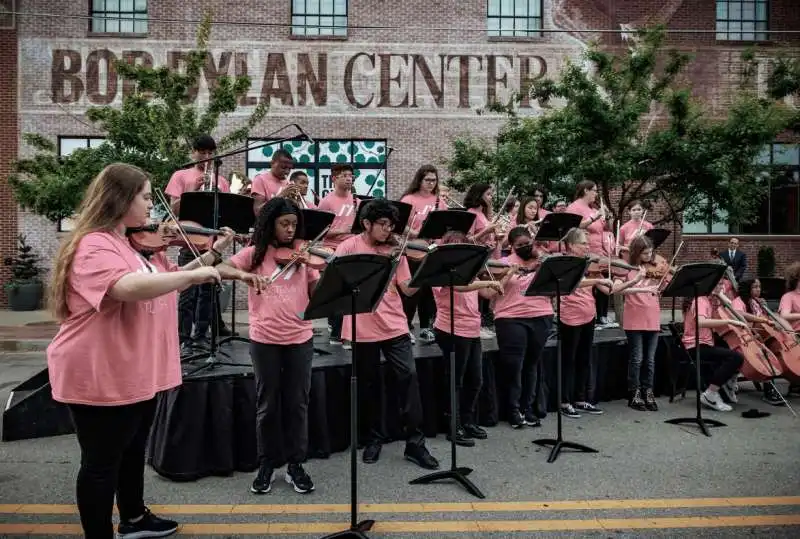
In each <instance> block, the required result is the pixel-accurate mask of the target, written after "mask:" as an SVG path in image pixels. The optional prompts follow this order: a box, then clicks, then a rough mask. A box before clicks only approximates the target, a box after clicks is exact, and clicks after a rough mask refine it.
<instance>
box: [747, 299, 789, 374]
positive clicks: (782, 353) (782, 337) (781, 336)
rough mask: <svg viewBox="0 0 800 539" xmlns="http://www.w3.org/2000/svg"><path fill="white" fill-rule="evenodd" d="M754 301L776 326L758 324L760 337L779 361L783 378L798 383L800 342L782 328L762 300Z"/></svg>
mask: <svg viewBox="0 0 800 539" xmlns="http://www.w3.org/2000/svg"><path fill="white" fill-rule="evenodd" d="M754 299H755V301H756V302H757V303H758V305H759V306H760V307H761V310H763V311H764V313H765V314H766V315H767V317H768V318H769V319H770V320H772V321H773V322H774V323H775V325H776V326H778V327H774V326H772V325H770V324H768V323H761V324H759V326H758V328H757V329H758V331H759V333H760V334H761V337H762V338H763V339H764V342H765V344H766V345H767V347H768V348H769V349H770V350H771V351H772V352H773V353H774V354H775V355H776V356H777V357H778V359H779V360H780V362H781V366H782V367H783V376H784V377H785V378H786V379H787V380H789V381H791V382H798V381H800V341H798V340H797V337H796V336H795V335H793V334H791V333H789V332H788V331H787V330H786V329H784V328H783V324H782V323H781V320H780V318H778V315H776V314H775V313H774V312H773V311H772V309H770V308H769V306H767V302H766V301H765V300H764V299H763V298H757V299H756V298H754ZM778 328H780V329H778Z"/></svg>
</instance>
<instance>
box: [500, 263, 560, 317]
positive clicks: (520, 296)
mask: <svg viewBox="0 0 800 539" xmlns="http://www.w3.org/2000/svg"><path fill="white" fill-rule="evenodd" d="M502 261H503V262H506V263H508V264H520V265H522V264H523V263H524V262H523V260H522V259H521V258H520V257H518V256H517V255H515V254H513V253H512V254H511V255H509V256H507V257H506V258H503V259H502ZM535 276H536V274H535V273H528V274H527V275H514V276H512V277H511V278H510V279H509V280H508V282H506V286H505V289H504V290H503V295H499V294H498V295H497V296H495V297H494V299H493V300H492V310H493V311H494V318H495V320H497V319H498V318H537V317H539V316H553V304H552V303H551V301H550V298H547V297H544V296H525V295H524V294H525V291H526V290H527V289H528V287H529V286H530V284H531V281H533V278H534V277H535Z"/></svg>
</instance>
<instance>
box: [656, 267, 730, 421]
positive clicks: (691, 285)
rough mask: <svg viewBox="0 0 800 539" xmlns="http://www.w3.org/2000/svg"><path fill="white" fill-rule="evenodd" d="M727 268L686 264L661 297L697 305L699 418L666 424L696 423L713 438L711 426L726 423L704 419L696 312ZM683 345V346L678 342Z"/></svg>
mask: <svg viewBox="0 0 800 539" xmlns="http://www.w3.org/2000/svg"><path fill="white" fill-rule="evenodd" d="M726 269H727V266H726V265H725V264H718V263H716V262H697V263H695V264H685V265H683V266H681V267H680V268H678V272H677V273H676V274H675V276H674V277H672V280H671V281H670V283H669V285H667V288H665V289H664V291H663V292H662V293H661V295H662V296H663V297H665V298H693V299H694V302H695V305H694V324H695V325H694V327H695V332H694V372H695V383H696V384H697V391H696V395H695V405H696V407H697V415H696V416H695V417H678V418H675V419H668V420H667V421H665V423H670V424H672V425H682V424H684V423H694V424H696V425H697V426H699V427H700V430H701V431H703V434H705V435H706V436H711V432H710V431H709V430H708V427H725V426H726V425H725V424H724V423H721V422H719V421H717V420H716V419H704V418H703V413H702V408H701V406H700V393H701V391H702V389H701V385H700V384H701V383H702V382H701V380H700V327H699V326H700V313H698V312H697V298H698V297H700V296H708V295H709V294H711V293H712V292H713V291H714V289H715V288H716V287H717V284H718V283H719V281H720V279H722V276H723V275H725V270H726ZM679 344H680V345H681V346H683V344H682V343H679Z"/></svg>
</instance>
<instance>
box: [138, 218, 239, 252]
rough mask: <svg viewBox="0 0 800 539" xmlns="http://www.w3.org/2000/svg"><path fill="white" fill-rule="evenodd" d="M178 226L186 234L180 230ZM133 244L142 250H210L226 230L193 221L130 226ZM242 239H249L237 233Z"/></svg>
mask: <svg viewBox="0 0 800 539" xmlns="http://www.w3.org/2000/svg"><path fill="white" fill-rule="evenodd" d="M178 227H180V228H181V229H183V232H184V234H183V235H182V234H180V233H179V232H178ZM125 234H126V235H127V236H128V239H129V240H130V242H131V245H133V247H134V248H135V249H137V250H140V251H151V252H158V251H164V250H166V249H167V248H169V247H173V246H177V247H188V246H189V245H187V241H188V243H189V244H191V247H193V248H194V249H196V250H198V251H208V250H209V249H211V246H212V245H213V243H214V237H215V236H224V235H225V232H223V231H222V230H217V229H214V228H206V227H203V226H201V225H199V224H198V223H195V222H193V221H178V222H177V225H176V224H175V223H174V222H170V221H165V222H162V223H151V224H148V225H144V226H136V227H130V228H128V229H127V230H126V231H125ZM235 238H237V239H239V240H240V241H247V238H246V237H245V236H243V235H238V234H237V235H236V236H235Z"/></svg>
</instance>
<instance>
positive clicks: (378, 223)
mask: <svg viewBox="0 0 800 539" xmlns="http://www.w3.org/2000/svg"><path fill="white" fill-rule="evenodd" d="M374 225H375V226H379V227H381V228H384V229H387V230H394V223H392V222H391V221H376V222H375V223H374Z"/></svg>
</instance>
